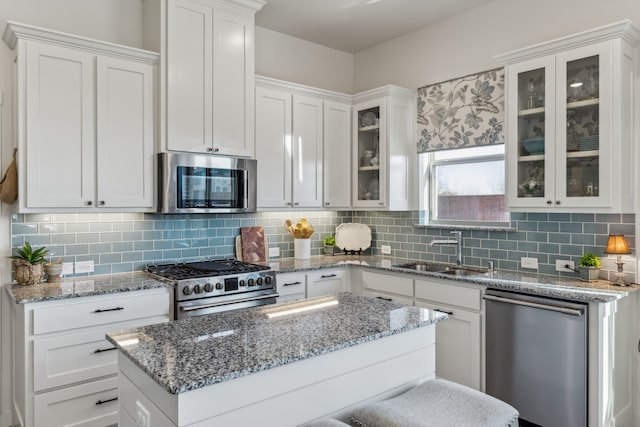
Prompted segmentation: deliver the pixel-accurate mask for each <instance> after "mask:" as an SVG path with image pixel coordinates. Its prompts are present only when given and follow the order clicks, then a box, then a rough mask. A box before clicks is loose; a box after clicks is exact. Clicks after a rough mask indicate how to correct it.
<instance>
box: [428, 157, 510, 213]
mask: <svg viewBox="0 0 640 427" xmlns="http://www.w3.org/2000/svg"><path fill="white" fill-rule="evenodd" d="M421 156H423V158H422V162H423V164H424V165H425V166H426V167H425V168H424V172H425V174H426V176H425V177H423V182H424V194H423V195H424V197H423V200H424V204H425V206H424V209H425V210H428V211H429V212H430V218H429V221H430V222H437V223H447V222H450V223H455V224H460V223H465V224H469V225H473V224H474V223H480V224H487V223H491V224H505V223H508V222H509V214H508V213H507V212H506V210H505V195H504V194H505V172H504V145H493V146H486V147H471V148H464V149H457V150H444V151H437V152H434V153H424V154H421Z"/></svg>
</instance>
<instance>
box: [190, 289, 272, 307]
mask: <svg viewBox="0 0 640 427" xmlns="http://www.w3.org/2000/svg"><path fill="white" fill-rule="evenodd" d="M279 296H280V294H279V293H274V294H269V295H261V296H258V297H251V298H243V299H235V300H232V301H225V302H217V303H213V304H203V305H190V306H188V307H184V306H182V307H180V311H193V310H202V309H203V308H212V307H222V306H224V305H231V304H238V303H241V302H251V301H258V300H261V299H267V298H278V297H279Z"/></svg>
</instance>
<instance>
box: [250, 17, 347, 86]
mask: <svg viewBox="0 0 640 427" xmlns="http://www.w3.org/2000/svg"><path fill="white" fill-rule="evenodd" d="M255 37H256V74H258V75H260V76H265V77H271V78H274V79H279V80H285V81H289V82H294V83H298V84H303V85H308V86H313V87H318V88H322V89H327V90H333V91H336V92H342V93H348V94H352V93H353V55H352V54H350V53H347V52H342V51H340V50H336V49H331V48H328V47H325V46H321V45H319V44H316V43H311V42H308V41H305V40H302V39H299V38H296V37H292V36H288V35H286V34H282V33H278V32H276V31H272V30H269V29H266V28H261V27H257V28H256V36H255Z"/></svg>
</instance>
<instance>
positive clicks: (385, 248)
mask: <svg viewBox="0 0 640 427" xmlns="http://www.w3.org/2000/svg"><path fill="white" fill-rule="evenodd" d="M380 252H382V253H383V254H385V255H391V246H389V245H382V246H380Z"/></svg>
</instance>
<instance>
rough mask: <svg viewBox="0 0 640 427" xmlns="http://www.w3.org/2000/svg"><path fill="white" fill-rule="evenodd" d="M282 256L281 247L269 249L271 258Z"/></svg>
mask: <svg viewBox="0 0 640 427" xmlns="http://www.w3.org/2000/svg"><path fill="white" fill-rule="evenodd" d="M279 256H280V248H279V247H277V246H276V247H275V248H269V258H277V257H279Z"/></svg>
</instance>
